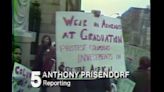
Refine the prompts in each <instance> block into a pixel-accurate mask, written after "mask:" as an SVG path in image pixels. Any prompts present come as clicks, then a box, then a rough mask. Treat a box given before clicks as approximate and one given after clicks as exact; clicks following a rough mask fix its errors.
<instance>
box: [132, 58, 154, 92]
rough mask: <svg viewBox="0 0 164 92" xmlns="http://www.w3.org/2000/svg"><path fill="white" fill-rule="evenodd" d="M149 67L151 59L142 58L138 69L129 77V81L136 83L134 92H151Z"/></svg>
mask: <svg viewBox="0 0 164 92" xmlns="http://www.w3.org/2000/svg"><path fill="white" fill-rule="evenodd" d="M149 67H150V59H149V58H148V57H146V56H143V57H141V58H140V61H139V67H138V69H137V70H136V71H134V72H133V73H132V74H131V75H130V77H129V79H131V80H132V81H134V82H135V83H136V85H135V87H134V90H133V92H151V91H150V70H149Z"/></svg>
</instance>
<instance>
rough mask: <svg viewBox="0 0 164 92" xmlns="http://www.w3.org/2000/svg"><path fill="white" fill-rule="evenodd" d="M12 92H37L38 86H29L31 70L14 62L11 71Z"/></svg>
mask: <svg viewBox="0 0 164 92" xmlns="http://www.w3.org/2000/svg"><path fill="white" fill-rule="evenodd" d="M12 92H39V88H34V87H32V86H31V70H30V69H28V68H27V67H25V66H23V65H21V64H19V63H16V62H15V63H14V69H13V73H12Z"/></svg>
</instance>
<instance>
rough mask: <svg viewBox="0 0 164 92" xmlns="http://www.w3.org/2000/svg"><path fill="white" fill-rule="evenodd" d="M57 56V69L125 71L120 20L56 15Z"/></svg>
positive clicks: (59, 13)
mask: <svg viewBox="0 0 164 92" xmlns="http://www.w3.org/2000/svg"><path fill="white" fill-rule="evenodd" d="M56 53H57V69H61V67H64V69H65V70H66V71H90V70H96V71H101V70H102V71H106V70H113V71H125V70H126V69H125V59H124V41H123V35H122V28H121V21H120V19H117V18H110V17H106V16H100V17H94V15H93V14H91V13H83V12H56Z"/></svg>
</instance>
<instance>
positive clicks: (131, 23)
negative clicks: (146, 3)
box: [121, 7, 151, 50]
mask: <svg viewBox="0 0 164 92" xmlns="http://www.w3.org/2000/svg"><path fill="white" fill-rule="evenodd" d="M121 21H122V29H123V35H124V40H125V43H127V44H130V45H134V46H137V47H141V48H143V49H147V50H150V40H151V39H150V35H151V33H150V8H135V7H131V8H130V9H129V10H127V11H126V12H125V13H123V14H122V16H121Z"/></svg>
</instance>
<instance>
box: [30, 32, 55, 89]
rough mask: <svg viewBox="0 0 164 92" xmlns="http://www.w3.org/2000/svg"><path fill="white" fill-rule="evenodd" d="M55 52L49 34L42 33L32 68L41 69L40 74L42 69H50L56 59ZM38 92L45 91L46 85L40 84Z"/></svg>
mask: <svg viewBox="0 0 164 92" xmlns="http://www.w3.org/2000/svg"><path fill="white" fill-rule="evenodd" d="M55 53H56V52H55V48H54V47H53V46H52V41H51V38H50V36H48V35H44V36H43V37H42V39H41V44H40V45H39V47H38V50H37V54H36V57H35V64H34V67H33V70H35V71H41V74H42V72H43V71H51V69H52V67H53V65H54V64H55V60H56V54H55ZM40 92H47V87H43V86H41V91H40Z"/></svg>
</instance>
